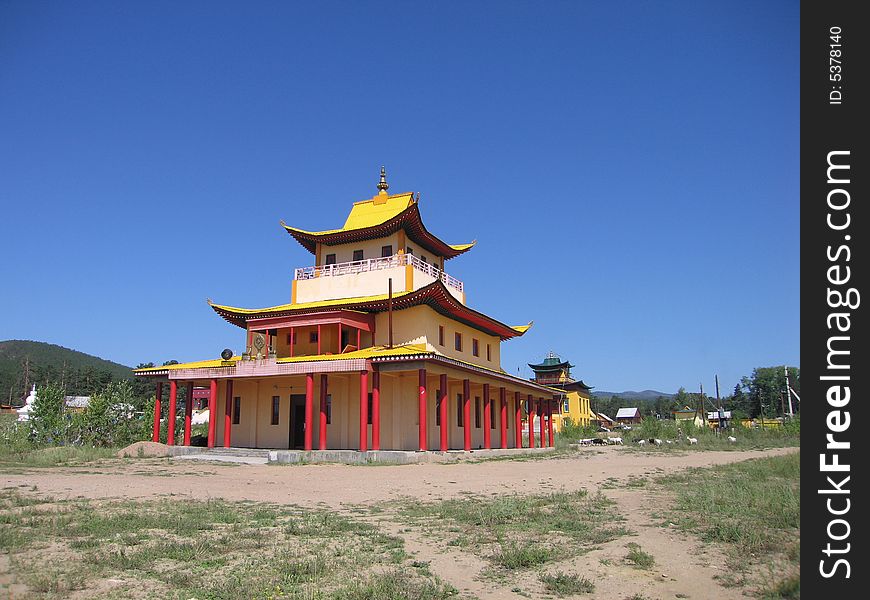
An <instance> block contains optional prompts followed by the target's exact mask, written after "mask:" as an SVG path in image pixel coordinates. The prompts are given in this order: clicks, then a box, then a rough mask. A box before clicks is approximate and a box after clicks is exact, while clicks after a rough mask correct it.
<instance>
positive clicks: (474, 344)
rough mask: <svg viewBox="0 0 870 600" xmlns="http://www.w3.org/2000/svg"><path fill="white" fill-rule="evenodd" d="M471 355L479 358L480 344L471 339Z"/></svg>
mask: <svg viewBox="0 0 870 600" xmlns="http://www.w3.org/2000/svg"><path fill="white" fill-rule="evenodd" d="M471 355H472V356H480V342H478V341H477V340H475V339H473V338H472V340H471Z"/></svg>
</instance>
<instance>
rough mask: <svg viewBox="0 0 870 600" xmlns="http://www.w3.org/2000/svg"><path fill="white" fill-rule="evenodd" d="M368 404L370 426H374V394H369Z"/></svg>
mask: <svg viewBox="0 0 870 600" xmlns="http://www.w3.org/2000/svg"><path fill="white" fill-rule="evenodd" d="M368 404H369V406H368V414H369V417H368V424H369V425H371V424H372V393H371V392H369V399H368Z"/></svg>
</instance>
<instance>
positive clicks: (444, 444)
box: [438, 375, 450, 452]
mask: <svg viewBox="0 0 870 600" xmlns="http://www.w3.org/2000/svg"><path fill="white" fill-rule="evenodd" d="M438 387H440V388H441V389H440V390H439V392H440V393H441V405H440V407H439V411H440V418H441V452H447V450H448V448H449V441H448V437H447V435H448V432H449V431H450V421H449V420H448V419H449V414H450V413H449V412H448V410H447V405H448V404H450V400H449V398H450V394H448V393H447V375H441V377H440V380H439V382H438Z"/></svg>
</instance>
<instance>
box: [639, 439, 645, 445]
mask: <svg viewBox="0 0 870 600" xmlns="http://www.w3.org/2000/svg"><path fill="white" fill-rule="evenodd" d="M637 444H638V446H643V445H644V444H646V440H637Z"/></svg>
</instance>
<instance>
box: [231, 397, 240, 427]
mask: <svg viewBox="0 0 870 600" xmlns="http://www.w3.org/2000/svg"><path fill="white" fill-rule="evenodd" d="M241 412H242V398H241V397H240V396H236V397H235V398H233V425H238V424H239V418H240V417H241V414H240V413H241Z"/></svg>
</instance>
